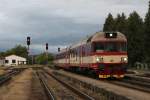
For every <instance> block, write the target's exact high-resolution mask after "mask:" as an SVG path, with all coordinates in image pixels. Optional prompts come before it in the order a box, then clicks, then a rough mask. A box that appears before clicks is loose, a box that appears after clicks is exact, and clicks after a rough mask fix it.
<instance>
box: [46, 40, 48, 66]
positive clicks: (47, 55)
mask: <svg viewBox="0 0 150 100" xmlns="http://www.w3.org/2000/svg"><path fill="white" fill-rule="evenodd" d="M46 57H47V64H48V43H46Z"/></svg>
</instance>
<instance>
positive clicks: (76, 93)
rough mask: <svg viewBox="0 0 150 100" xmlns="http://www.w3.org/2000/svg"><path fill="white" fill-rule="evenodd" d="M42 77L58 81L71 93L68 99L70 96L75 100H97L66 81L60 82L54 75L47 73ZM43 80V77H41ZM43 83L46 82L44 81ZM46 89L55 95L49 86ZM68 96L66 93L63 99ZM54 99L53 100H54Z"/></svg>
mask: <svg viewBox="0 0 150 100" xmlns="http://www.w3.org/2000/svg"><path fill="white" fill-rule="evenodd" d="M39 74H40V73H39ZM42 75H43V77H45V78H47V76H48V77H51V78H53V79H54V80H55V81H57V82H58V83H59V84H61V85H62V86H63V87H65V88H66V89H67V91H70V92H69V93H68V97H69V95H70V97H71V96H72V98H73V100H95V99H94V98H92V97H91V96H89V95H87V94H85V93H83V92H82V91H80V90H78V89H76V88H74V87H73V86H71V85H69V84H68V83H66V82H64V81H62V80H60V79H58V78H57V77H55V76H54V75H53V74H51V73H48V72H46V71H45V74H44V73H42ZM39 76H40V75H39ZM41 80H43V78H42V77H41ZM43 81H44V80H43ZM46 85H47V83H46ZM44 87H47V89H48V90H50V92H51V94H55V93H54V92H52V91H51V89H49V87H48V86H44ZM61 90H62V89H61ZM64 91H65V89H64ZM66 94H67V93H66ZM66 94H65V93H64V96H63V97H66V96H65V95H66ZM55 97H56V96H54V99H55ZM54 99H53V100H54ZM66 99H68V100H70V99H69V98H66Z"/></svg>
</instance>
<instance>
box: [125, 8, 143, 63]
mask: <svg viewBox="0 0 150 100" xmlns="http://www.w3.org/2000/svg"><path fill="white" fill-rule="evenodd" d="M127 32H128V34H127V40H128V56H129V64H130V65H133V64H134V63H135V62H137V61H138V62H142V61H143V59H144V58H143V56H144V52H143V51H144V50H143V48H144V46H143V41H144V40H143V20H142V18H141V17H140V16H139V15H138V13H137V12H135V11H134V12H133V13H131V14H130V16H129V18H128V20H127Z"/></svg>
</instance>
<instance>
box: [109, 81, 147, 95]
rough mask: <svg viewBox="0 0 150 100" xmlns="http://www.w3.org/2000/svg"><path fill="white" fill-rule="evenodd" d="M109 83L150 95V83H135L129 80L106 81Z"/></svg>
mask: <svg viewBox="0 0 150 100" xmlns="http://www.w3.org/2000/svg"><path fill="white" fill-rule="evenodd" d="M106 82H107V83H111V84H115V85H119V86H123V87H127V88H131V89H135V90H139V91H143V92H147V93H150V88H149V87H150V83H145V82H142V81H141V82H140V81H134V80H128V79H123V80H119V81H106Z"/></svg>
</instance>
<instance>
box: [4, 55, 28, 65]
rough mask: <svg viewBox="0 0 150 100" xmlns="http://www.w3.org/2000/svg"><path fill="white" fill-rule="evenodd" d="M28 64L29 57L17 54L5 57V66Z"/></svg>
mask: <svg viewBox="0 0 150 100" xmlns="http://www.w3.org/2000/svg"><path fill="white" fill-rule="evenodd" d="M25 64H27V59H26V58H23V57H20V56H17V55H10V56H7V57H5V66H17V65H25Z"/></svg>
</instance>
